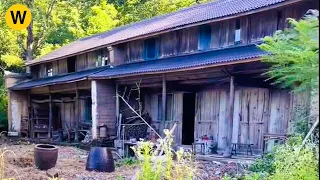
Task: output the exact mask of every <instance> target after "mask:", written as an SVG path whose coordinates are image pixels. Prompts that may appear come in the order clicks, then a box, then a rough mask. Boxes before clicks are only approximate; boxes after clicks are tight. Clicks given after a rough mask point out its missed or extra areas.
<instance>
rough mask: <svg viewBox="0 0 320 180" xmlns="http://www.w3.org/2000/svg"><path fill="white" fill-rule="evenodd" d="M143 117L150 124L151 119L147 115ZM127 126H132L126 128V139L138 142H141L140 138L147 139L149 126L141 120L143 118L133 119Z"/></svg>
mask: <svg viewBox="0 0 320 180" xmlns="http://www.w3.org/2000/svg"><path fill="white" fill-rule="evenodd" d="M142 117H143V118H144V119H145V120H146V121H147V122H148V123H150V121H151V118H150V116H149V115H148V114H147V113H146V114H143V115H142ZM125 124H132V125H126V126H125V129H124V133H125V137H126V138H136V139H137V140H139V139H140V138H146V136H147V130H148V125H147V124H145V123H144V122H143V121H142V120H141V118H139V117H136V118H134V119H131V120H130V121H127V122H126V123H125Z"/></svg>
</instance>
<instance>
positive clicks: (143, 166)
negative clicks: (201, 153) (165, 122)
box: [133, 130, 196, 180]
mask: <svg viewBox="0 0 320 180" xmlns="http://www.w3.org/2000/svg"><path fill="white" fill-rule="evenodd" d="M165 135H166V138H164V139H159V143H160V147H161V149H160V150H159V152H160V151H162V152H163V153H164V155H160V154H158V151H157V150H155V149H154V144H153V143H152V142H149V141H147V142H139V143H138V146H137V147H134V148H133V150H134V152H135V155H136V156H137V158H138V159H139V161H140V163H139V165H140V171H139V172H138V174H137V177H136V179H137V180H159V179H168V180H184V179H193V177H194V176H195V172H196V163H195V160H194V158H193V157H192V155H191V154H190V153H187V152H185V151H184V150H182V149H180V150H178V151H176V152H175V151H173V150H172V148H171V146H172V143H173V139H172V135H171V133H169V131H168V130H165ZM174 157H176V159H174Z"/></svg>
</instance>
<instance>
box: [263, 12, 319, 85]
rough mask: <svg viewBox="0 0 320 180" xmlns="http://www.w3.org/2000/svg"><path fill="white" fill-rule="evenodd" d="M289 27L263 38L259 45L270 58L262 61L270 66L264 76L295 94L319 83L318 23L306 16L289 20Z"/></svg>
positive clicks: (316, 19) (313, 18)
mask: <svg viewBox="0 0 320 180" xmlns="http://www.w3.org/2000/svg"><path fill="white" fill-rule="evenodd" d="M289 23H290V24H291V26H292V28H290V29H286V30H284V31H278V32H276V33H275V35H274V36H273V37H266V38H264V44H262V45H260V48H262V49H263V50H265V51H268V52H270V53H271V54H272V55H271V56H265V57H264V61H265V62H267V63H270V64H271V65H272V67H271V69H270V71H269V72H268V73H267V74H268V75H269V76H270V78H271V79H273V80H275V83H277V84H279V85H281V86H283V87H289V88H293V89H294V90H296V91H300V90H306V89H312V88H313V89H314V88H316V89H317V88H318V86H319V84H318V80H319V21H318V18H316V17H310V16H309V17H305V18H304V19H302V20H299V21H296V20H294V19H289Z"/></svg>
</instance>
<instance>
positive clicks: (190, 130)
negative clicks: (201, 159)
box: [182, 93, 196, 145]
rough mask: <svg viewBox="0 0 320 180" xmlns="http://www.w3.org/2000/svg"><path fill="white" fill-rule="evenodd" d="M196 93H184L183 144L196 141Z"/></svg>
mask: <svg viewBox="0 0 320 180" xmlns="http://www.w3.org/2000/svg"><path fill="white" fill-rule="evenodd" d="M195 102H196V95H195V94H194V93H185V94H183V118H182V144H183V145H191V144H192V143H193V142H194V118H195Z"/></svg>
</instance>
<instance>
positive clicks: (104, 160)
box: [86, 147, 115, 172]
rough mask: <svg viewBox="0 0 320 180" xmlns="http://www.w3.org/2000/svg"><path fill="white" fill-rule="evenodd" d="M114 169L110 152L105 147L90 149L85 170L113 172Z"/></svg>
mask: <svg viewBox="0 0 320 180" xmlns="http://www.w3.org/2000/svg"><path fill="white" fill-rule="evenodd" d="M114 169H115V166H114V160H113V156H112V153H111V150H110V149H108V148H105V147H91V150H90V153H89V155H88V159H87V164H86V170H87V171H98V172H113V171H114Z"/></svg>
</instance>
